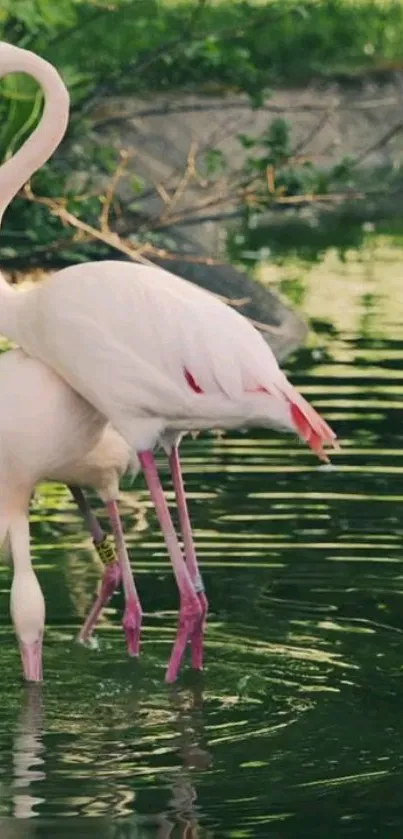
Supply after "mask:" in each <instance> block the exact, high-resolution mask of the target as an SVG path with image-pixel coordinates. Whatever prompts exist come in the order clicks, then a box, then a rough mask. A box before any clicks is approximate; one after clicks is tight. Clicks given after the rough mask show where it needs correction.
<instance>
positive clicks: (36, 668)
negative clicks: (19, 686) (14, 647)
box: [20, 637, 42, 682]
mask: <svg viewBox="0 0 403 839" xmlns="http://www.w3.org/2000/svg"><path fill="white" fill-rule="evenodd" d="M20 653H21V661H22V668H23V671H24V679H25V680H26V681H27V682H41V681H42V637H40V638H38V639H37V640H36V641H32V642H31V643H30V644H26V643H24V641H20Z"/></svg>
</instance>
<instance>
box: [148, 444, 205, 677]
mask: <svg viewBox="0 0 403 839" xmlns="http://www.w3.org/2000/svg"><path fill="white" fill-rule="evenodd" d="M138 458H139V461H140V465H141V468H142V470H143V472H144V477H145V479H146V482H147V486H148V489H149V492H150V495H151V498H152V501H153V503H154V507H155V511H156V513H157V517H158V520H159V523H160V527H161V530H162V533H163V536H164V539H165V544H166V547H167V550H168V553H169V556H170V559H171V563H172V568H173V572H174V575H175V579H176V582H177V586H178V589H179V594H180V609H179V625H178V632H177V636H176V640H175V643H174V646H173V649H172V653H171V658H170V660H169V663H168V668H167V671H166V674H165V681H166V682H168V683H172V682H174V681H175V679H176V678H177V675H178V673H179V669H180V665H181V662H182V658H183V656H184V653H185V650H186V645H187V642H188V641H189V640H190V639H191V638H192V637H193V635H194V632H195V626H196V625H197V624H198V623H199V622H200V619H201V612H202V610H201V605H200V603H199V600H198V597H197V593H196V591H195V587H194V584H193V582H192V579H191V576H190V573H189V569H188V567H187V565H186V563H185V562H184V561H183V554H182V551H181V547H180V544H179V542H178V539H177V536H176V533H175V528H174V526H173V523H172V519H171V515H170V512H169V509H168V505H167V502H166V498H165V495H164V491H163V489H162V486H161V481H160V479H159V476H158V472H157V467H156V464H155V460H154V455H153V453H152V452H151V451H143V452H139V453H138Z"/></svg>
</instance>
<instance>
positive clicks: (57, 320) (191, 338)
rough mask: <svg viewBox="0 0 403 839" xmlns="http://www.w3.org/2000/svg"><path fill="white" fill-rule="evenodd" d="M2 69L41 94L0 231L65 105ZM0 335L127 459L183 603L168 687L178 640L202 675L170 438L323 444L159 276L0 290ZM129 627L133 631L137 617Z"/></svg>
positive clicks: (233, 325) (189, 548)
mask: <svg viewBox="0 0 403 839" xmlns="http://www.w3.org/2000/svg"><path fill="white" fill-rule="evenodd" d="M12 71H22V72H27V73H29V74H31V75H32V76H33V77H34V78H35V79H36V80H37V82H38V83H39V84H40V85H42V87H43V90H44V93H45V109H44V114H43V118H42V121H41V123H40V125H39V126H38V128H37V129H36V130H35V132H34V133H33V135H32V136H31V137H30V138H29V140H28V141H27V142H26V143H25V145H24V146H23V147H22V148H21V149H20V150H19V151H18V152H17V154H16V155H15V156H14V158H12V159H10V160H8V161H7V162H6V163H5V164H3V166H2V167H1V169H0V219H1V217H2V215H3V212H4V210H5V208H6V207H7V205H8V203H9V202H10V200H11V199H12V197H13V196H14V195H15V193H16V192H17V190H18V189H19V188H20V187H21V186H22V185H23V184H24V182H25V181H26V180H27V179H28V178H29V177H30V176H31V174H32V173H33V172H34V171H36V169H37V168H39V166H41V165H42V164H43V163H44V162H45V161H46V160H47V159H48V158H49V157H50V155H51V154H52V152H53V151H54V149H55V148H56V147H57V145H58V143H59V142H60V140H61V138H62V136H63V134H64V131H65V128H66V125H67V121H68V93H67V90H66V88H65V86H64V85H63V82H62V81H61V79H60V77H59V75H58V73H57V72H56V70H55V69H54V68H53V67H52V66H51V65H49V64H48V63H47V62H46V61H43V59H41V58H39V57H38V56H35V55H34V54H33V53H30V52H27V51H25V50H21V49H17V48H15V47H11V46H10V45H8V44H0V77H1V76H2V75H4V74H5V73H7V72H12ZM0 330H1V331H2V332H3V334H5V335H6V336H7V337H8V338H10V339H12V340H13V341H15V342H16V343H18V344H20V346H21V347H22V348H23V349H24V350H25V352H26V353H27V354H28V355H30V356H32V357H34V358H37V359H38V360H41V361H42V362H43V363H44V364H47V365H48V366H49V367H51V368H53V370H54V371H55V372H56V373H58V374H59V376H60V377H61V378H63V379H64V380H65V381H66V382H67V383H68V384H69V385H70V387H71V388H72V389H73V390H75V391H76V392H77V393H78V394H80V395H81V396H82V397H83V398H84V399H85V400H87V402H88V403H90V405H92V406H93V408H95V409H96V410H97V411H98V412H99V414H100V415H101V416H102V417H103V418H106V419H107V420H109V421H110V422H111V424H112V425H113V426H114V428H115V429H116V430H117V431H118V432H119V433H120V434H121V436H122V437H123V438H124V439H125V440H126V442H127V443H128V445H129V446H130V447H131V449H132V451H133V452H134V453H137V454H138V458H139V462H140V465H141V467H142V469H143V471H144V474H145V477H146V480H147V483H148V486H149V489H150V493H151V497H152V499H153V501H154V505H155V508H156V512H157V515H158V517H159V520H160V523H161V527H162V530H163V533H164V537H165V541H166V545H167V549H168V552H169V555H170V558H171V561H172V565H173V569H174V573H175V576H176V579H177V583H178V587H179V590H180V595H181V609H180V618H179V630H178V636H177V640H176V643H175V646H174V651H173V654H172V657H171V662H170V665H169V667H168V671H167V679H168V681H172V680H173V679H174V678H175V677H176V674H177V672H178V668H179V663H180V660H181V657H182V655H183V653H184V650H185V647H186V643H187V641H188V640H190V642H191V644H192V651H193V663H194V666H195V667H198V668H200V667H201V657H202V656H201V653H202V632H203V627H204V621H205V614H206V609H207V601H206V600H205V597H204V592H203V586H202V582H201V577H200V573H199V570H198V565H197V560H196V554H195V550H194V544H193V539H192V535H191V529H190V521H189V517H188V513H187V507H186V500H185V495H184V489H183V481H182V476H181V473H180V465H179V457H178V451H177V447H178V444H179V441H180V438H181V435H182V434H183V433H186V432H188V431H191V430H193V429H195V430H200V429H203V428H234V427H238V426H241V425H252V426H253V425H256V426H263V427H272V428H280V429H284V430H286V431H293V432H295V433H297V434H298V435H299V436H300V438H301V439H302V440H304V441H305V442H306V443H308V445H309V446H311V448H312V449H313V450H314V451H315V452H316V454H317V455H318V456H319V457H320V458H322V459H326V454H325V452H324V449H325V447H327V446H333V447H335V439H336V438H335V434H334V433H333V431H332V430H331V429H330V428H329V426H328V425H327V424H326V423H325V422H324V421H323V420H322V419H321V417H320V416H319V414H318V413H317V412H316V411H315V410H314V409H313V408H312V407H311V406H310V405H309V404H308V402H307V401H306V400H305V399H304V398H303V397H302V396H301V395H300V394H299V393H297V391H296V390H295V389H294V388H293V387H292V385H291V384H290V383H289V382H288V380H287V379H286V377H285V376H284V374H283V373H282V371H281V370H280V368H279V366H278V364H277V362H276V359H275V357H274V355H273V353H272V351H271V349H270V348H269V346H268V345H267V343H266V342H265V341H264V340H263V338H262V336H261V335H260V334H259V333H258V332H257V330H256V329H254V327H253V326H252V325H251V324H250V323H249V321H247V320H246V319H245V318H244V317H242V315H240V314H239V312H236V311H235V310H234V309H231V308H230V307H229V306H226V305H225V304H224V303H222V302H221V301H219V300H218V299H217V298H215V297H214V296H212V295H211V294H209V293H208V292H206V291H204V290H202V289H200V288H198V287H196V286H194V285H192V284H191V283H189V282H186V281H185V280H183V279H181V278H179V277H176V276H174V275H173V274H170V273H169V272H168V271H163V270H162V269H159V268H155V267H149V266H144V265H137V264H130V263H123V262H114V261H107V262H100V263H88V264H86V265H75V266H73V267H70V268H66V269H64V270H63V271H59V272H58V273H57V274H54V275H53V276H52V277H50V278H49V279H47V280H46V281H45V282H43V283H42V284H41V285H39V286H37V287H35V288H33V289H30V290H29V291H25V292H22V293H18V294H16V293H15V292H14V291H13V290H11V289H9V288H8V287H7V284H6V283H5V282H4V280H1V278H0ZM157 443H162V445H163V447H164V448H165V450H166V451H167V452H168V454H169V457H170V464H171V473H172V478H173V482H174V487H175V493H176V498H177V501H178V509H179V517H180V521H181V529H182V536H183V542H184V556H183V554H182V551H181V548H180V546H179V543H178V540H177V537H176V534H175V530H174V528H173V524H172V521H171V517H170V514H169V510H168V507H167V505H166V501H165V498H164V495H163V491H162V487H161V484H160V481H159V478H158V474H157V471H156V466H155V462H154V458H153V449H154V447H155V446H156V444H157ZM119 539H121V540H122V539H123V535H122V534H120V535H119ZM184 559H185V562H184V561H183V560H184ZM126 572H127V574H126V578H125V580H126V586H125V596H126V602H127V603H128V604H129V606H130V603H132V604H133V603H135V601H136V597H137V594H136V592H135V587H134V581H133V579H132V577H131V578H130V568H129V564H128V562H127V564H126ZM124 584H125V582H124ZM136 602H137V603H138V600H137V601H136ZM133 609H134V607H133ZM133 615H134V618H133V619H134V623H135V621H136V620H137V618H136V613H135V610H134V611H133ZM136 626H137V628H138V620H137V624H136Z"/></svg>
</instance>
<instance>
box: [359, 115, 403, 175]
mask: <svg viewBox="0 0 403 839" xmlns="http://www.w3.org/2000/svg"><path fill="white" fill-rule="evenodd" d="M402 130H403V122H398V123H397V124H396V125H394V126H393V128H389V130H388V131H386V133H385V134H383V135H382V137H381V138H380V139H379V140H377V141H376V143H373V145H371V146H369V147H368V148H367V149H365V151H363V152H361V154H359V155H358V157H356V158H355V159H354V161H353V166H358V165H359V164H360V163H362V161H363V160H365V158H366V157H368V156H369V155H370V154H372V153H373V152H374V151H377V150H378V149H381V148H382V147H383V146H385V145H386V143H389V140H391V139H392V137H394V136H395V135H396V134H399V133H400V131H402Z"/></svg>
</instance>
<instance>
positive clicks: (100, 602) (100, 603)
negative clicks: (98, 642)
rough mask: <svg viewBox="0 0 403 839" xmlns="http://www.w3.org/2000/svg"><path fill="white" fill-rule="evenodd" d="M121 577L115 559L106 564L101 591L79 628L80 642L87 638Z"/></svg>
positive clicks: (85, 640) (83, 642)
mask: <svg viewBox="0 0 403 839" xmlns="http://www.w3.org/2000/svg"><path fill="white" fill-rule="evenodd" d="M121 578H122V573H121V570H120V565H119V563H118V562H117V561H115V562H112V563H111V564H110V565H107V567H106V568H105V571H104V576H103V578H102V585H101V591H100V592H99V595H98V597H97V598H96V600H95V602H94V603H93V606H92V608H91V610H90V612H89V614H88V616H87V618H86V620H85V622H84V624H83V626H82V628H81V630H80V634H79V636H78V640H79V641H80V643H82V644H85V643H86V642H87V641H88V640H89V638H90V636H91V635H92V632H93V630H94V627H95V624H96V622H97V620H98V617H99V615H100V613H101V611H102V609H103V608H104V606H106V604H107V603H109V600H110V599H111V597H112V595H113V594H114V593H115V591H116V589H117V588H118V586H119V585H120V581H121Z"/></svg>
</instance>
